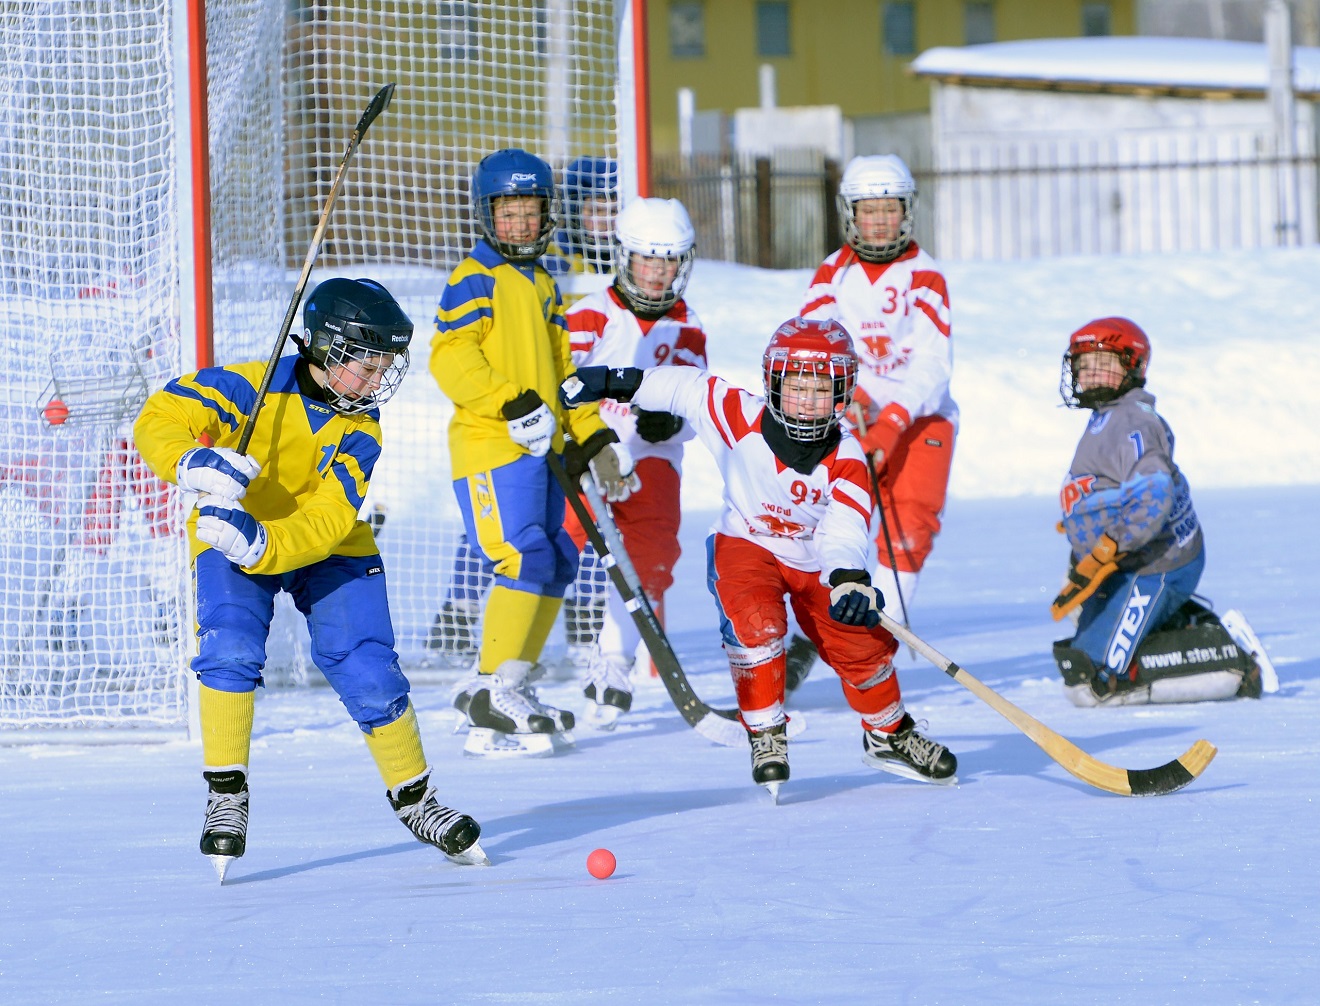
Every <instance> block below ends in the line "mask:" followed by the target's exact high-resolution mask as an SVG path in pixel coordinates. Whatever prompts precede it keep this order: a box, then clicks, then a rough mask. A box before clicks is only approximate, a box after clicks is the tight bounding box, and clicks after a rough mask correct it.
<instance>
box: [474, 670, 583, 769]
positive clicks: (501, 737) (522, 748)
mask: <svg viewBox="0 0 1320 1006" xmlns="http://www.w3.org/2000/svg"><path fill="white" fill-rule="evenodd" d="M539 670H540V668H539V667H538V666H537V665H535V664H532V663H531V662H530V661H526V660H506V661H505V662H504V663H503V664H501V665H500V666H499V669H498V670H496V672H495V673H494V674H491V675H482V676H481V677H480V678H479V679H478V680H477V681H476V682H474V683H471V684H469V685H468V686H467V687H466V688H465V689H464V690H463V692H462V693H460V698H456V699H455V701H454V704H455V706H457V707H459V708H463V705H465V706H466V709H465V710H464V711H465V712H466V714H467V725H468V739H467V743H465V744H464V745H463V753H464V754H466V755H469V756H472V757H478V758H526V757H546V756H549V755H552V754H554V753H555V751H556V750H561V749H563V748H565V747H571V746H572V745H573V743H574V742H573V735H572V734H571V733H570V732H569V731H570V730H571V729H572V727H573V714H572V713H571V712H568V711H567V710H562V709H556V708H555V707H554V706H549V705H546V704H545V703H543V702H541V701H540V700H539V699H538V698H537V697H536V691H535V689H534V688H533V687H532V685H531V682H532V681H534V680H536V678H537V677H539V676H540V675H539V673H538V672H539ZM460 701H462V702H463V705H460Z"/></svg>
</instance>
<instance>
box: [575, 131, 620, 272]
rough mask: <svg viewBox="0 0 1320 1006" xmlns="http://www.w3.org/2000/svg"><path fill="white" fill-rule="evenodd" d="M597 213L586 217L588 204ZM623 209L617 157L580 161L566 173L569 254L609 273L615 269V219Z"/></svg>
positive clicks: (588, 158) (587, 158) (576, 159)
mask: <svg viewBox="0 0 1320 1006" xmlns="http://www.w3.org/2000/svg"><path fill="white" fill-rule="evenodd" d="M588 200H591V201H593V202H594V203H595V204H596V205H595V206H594V207H593V208H594V212H592V213H590V214H584V213H583V208H584V206H585V205H586V203H587V202H588ZM618 208H619V162H618V161H616V160H615V159H614V158H613V157H577V158H574V159H573V160H572V161H570V162H569V164H568V167H567V168H565V169H564V232H565V239H566V240H565V243H566V244H567V246H568V250H569V251H573V252H578V253H580V254H581V255H582V256H583V257H584V258H585V259H586V260H587V263H588V265H590V266H592V267H593V268H596V269H598V270H600V271H602V272H608V271H609V270H610V268H611V267H612V265H613V247H612V236H613V232H614V217H615V215H616V213H617V212H618Z"/></svg>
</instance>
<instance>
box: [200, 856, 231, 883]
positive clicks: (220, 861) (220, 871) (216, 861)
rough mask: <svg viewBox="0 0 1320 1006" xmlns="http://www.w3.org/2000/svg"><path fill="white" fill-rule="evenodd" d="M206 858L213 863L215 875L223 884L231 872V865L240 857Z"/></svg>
mask: <svg viewBox="0 0 1320 1006" xmlns="http://www.w3.org/2000/svg"><path fill="white" fill-rule="evenodd" d="M206 858H207V859H209V860H210V861H211V865H212V866H214V867H215V875H216V876H217V877H219V878H220V883H222V884H223V883H224V882H225V874H226V873H228V872H229V865H230V864H231V863H232V862H233V861H234V860H235V859H237V858H238V857H237V856H207V857H206Z"/></svg>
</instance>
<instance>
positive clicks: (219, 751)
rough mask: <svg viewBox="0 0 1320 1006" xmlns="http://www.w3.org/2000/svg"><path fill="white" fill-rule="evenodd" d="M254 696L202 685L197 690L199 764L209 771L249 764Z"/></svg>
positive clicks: (255, 701)
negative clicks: (199, 722) (200, 742)
mask: <svg viewBox="0 0 1320 1006" xmlns="http://www.w3.org/2000/svg"><path fill="white" fill-rule="evenodd" d="M256 703H257V693H256V692H255V691H252V692H222V691H220V690H219V689H217V688H208V687H207V686H206V685H202V686H201V688H200V689H199V699H198V708H197V711H198V715H199V716H200V717H201V721H202V764H203V765H205V766H206V767H208V768H227V767H229V766H231V765H241V766H243V768H244V769H246V768H247V764H248V750H249V748H250V747H251V745H252V712H253V709H254V708H255V706H256Z"/></svg>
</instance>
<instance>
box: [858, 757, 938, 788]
mask: <svg viewBox="0 0 1320 1006" xmlns="http://www.w3.org/2000/svg"><path fill="white" fill-rule="evenodd" d="M862 764H863V765H866V766H867V767H868V768H876V769H879V770H880V771H881V772H888V773H889V774H890V775H897V776H902V777H903V778H904V779H912V780H915V781H916V782H925V783H930V784H931V785H932V786H952V785H953V784H954V783H956V782H957V781H958V776H957V775H951V776H948V777H947V778H945V779H933V778H931V777H930V776H928V775H922V774H921V773H920V772H918V771H917V770H916V769H914V768H913V767H912V766H911V765H909V764H908V763H907V762H905V761H903V760H902V759H901V758H898V757H888V758H886V757H885V756H884V755H876V754H864V755H862Z"/></svg>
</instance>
